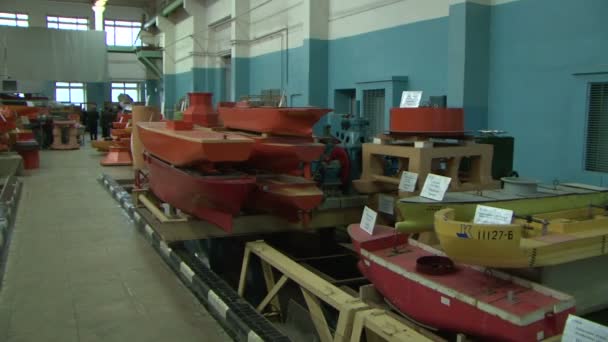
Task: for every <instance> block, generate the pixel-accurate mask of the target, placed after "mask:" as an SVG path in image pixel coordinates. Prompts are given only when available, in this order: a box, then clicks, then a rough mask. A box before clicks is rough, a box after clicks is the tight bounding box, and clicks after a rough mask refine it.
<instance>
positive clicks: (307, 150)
mask: <svg viewBox="0 0 608 342" xmlns="http://www.w3.org/2000/svg"><path fill="white" fill-rule="evenodd" d="M244 136H245V137H247V138H251V139H253V140H255V146H254V148H253V152H252V153H251V157H250V158H249V160H248V161H247V164H248V165H249V166H251V167H253V168H255V169H258V170H264V171H269V172H273V173H286V174H291V175H295V176H304V177H306V178H311V177H312V174H311V167H310V166H311V163H312V162H313V161H316V160H319V158H321V154H323V151H324V150H325V145H323V144H319V143H315V142H313V141H312V138H300V137H276V136H270V137H263V136H259V135H257V136H255V135H250V134H247V135H244Z"/></svg>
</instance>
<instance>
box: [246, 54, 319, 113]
mask: <svg viewBox="0 0 608 342" xmlns="http://www.w3.org/2000/svg"><path fill="white" fill-rule="evenodd" d="M248 71H249V77H248V82H249V86H248V87H247V88H246V92H245V93H242V94H241V95H258V94H260V93H261V91H262V90H263V89H284V90H285V92H286V96H287V99H288V101H289V104H290V105H291V106H303V105H307V104H308V100H307V98H308V92H307V89H306V84H307V80H308V72H307V69H305V67H304V49H303V47H297V48H292V49H288V50H284V51H277V52H272V53H267V54H264V55H260V56H256V57H252V58H249V63H248ZM236 72H237V73H240V72H241V71H238V69H237V70H236Z"/></svg>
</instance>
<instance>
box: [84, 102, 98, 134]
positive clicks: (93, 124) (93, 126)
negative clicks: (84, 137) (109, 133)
mask: <svg viewBox="0 0 608 342" xmlns="http://www.w3.org/2000/svg"><path fill="white" fill-rule="evenodd" d="M86 118H87V122H86V124H87V129H88V130H89V133H90V135H91V141H95V140H97V130H98V126H99V113H98V112H97V105H96V104H89V108H88V109H87V111H86Z"/></svg>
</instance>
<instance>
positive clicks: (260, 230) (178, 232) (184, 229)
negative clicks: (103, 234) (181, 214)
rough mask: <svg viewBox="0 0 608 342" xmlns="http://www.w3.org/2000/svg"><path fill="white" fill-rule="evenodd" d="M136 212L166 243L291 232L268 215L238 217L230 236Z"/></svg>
mask: <svg viewBox="0 0 608 342" xmlns="http://www.w3.org/2000/svg"><path fill="white" fill-rule="evenodd" d="M137 212H138V213H139V214H140V215H141V216H142V217H143V218H144V219H145V220H146V222H148V224H150V226H151V227H152V228H153V229H154V231H156V232H157V233H158V234H159V235H160V236H161V237H162V238H163V240H165V241H167V243H170V242H176V241H187V240H202V239H208V238H215V237H227V236H240V235H248V234H267V233H275V232H284V231H289V230H292V229H291V228H290V227H289V226H288V225H285V224H283V223H284V222H285V221H283V220H281V219H279V218H277V217H274V216H270V215H256V216H245V217H238V218H236V219H235V221H234V225H233V230H232V234H230V233H228V232H226V231H224V230H223V229H221V228H218V227H217V226H215V225H214V224H211V223H209V222H206V221H201V220H190V221H187V222H172V223H160V222H159V221H158V220H156V218H155V217H154V215H152V213H151V212H150V211H149V210H148V209H147V208H139V209H137Z"/></svg>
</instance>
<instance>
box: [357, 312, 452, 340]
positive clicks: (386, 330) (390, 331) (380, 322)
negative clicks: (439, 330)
mask: <svg viewBox="0 0 608 342" xmlns="http://www.w3.org/2000/svg"><path fill="white" fill-rule="evenodd" d="M364 329H368V330H371V331H372V332H373V333H375V334H376V335H377V336H378V337H379V338H381V339H382V340H383V341H395V342H397V341H399V342H401V341H408V342H409V341H412V342H430V341H443V340H442V339H441V338H439V337H436V336H431V337H428V336H425V335H424V334H422V333H420V332H418V331H416V329H415V328H413V327H411V326H409V325H407V324H405V323H404V322H402V321H400V320H398V319H396V318H394V317H392V316H391V315H390V314H389V312H388V311H386V310H382V309H370V310H365V311H359V312H357V314H356V315H355V320H354V326H353V334H352V337H351V340H350V341H351V342H360V341H361V336H362V335H363V330H364Z"/></svg>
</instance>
